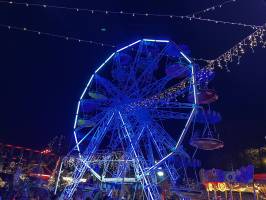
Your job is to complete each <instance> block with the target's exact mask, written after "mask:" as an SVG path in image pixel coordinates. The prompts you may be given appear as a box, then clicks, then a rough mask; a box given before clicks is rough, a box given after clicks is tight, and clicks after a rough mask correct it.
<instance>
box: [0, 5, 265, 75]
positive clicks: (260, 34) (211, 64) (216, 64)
mask: <svg viewBox="0 0 266 200" xmlns="http://www.w3.org/2000/svg"><path fill="white" fill-rule="evenodd" d="M236 1H237V0H228V1H225V2H223V3H221V4H218V5H214V6H211V7H208V8H206V9H203V10H200V11H196V12H193V13H191V14H189V15H163V14H153V13H138V12H123V11H119V12H118V11H111V10H92V9H87V8H73V7H66V6H55V5H48V4H36V3H27V2H15V1H5V0H0V5H1V4H6V5H10V6H14V5H15V6H25V7H39V8H51V9H64V10H70V11H75V12H87V13H90V14H96V13H97V14H104V15H108V14H119V15H131V16H133V17H135V16H142V17H143V16H144V17H149V16H151V17H169V18H177V19H189V20H201V21H207V22H213V23H217V24H221V23H222V24H230V25H238V26H242V27H249V28H252V29H255V30H256V31H255V32H253V33H252V34H251V35H249V36H247V37H246V38H244V39H243V40H242V41H240V42H239V43H237V44H236V45H234V46H233V47H232V48H230V49H229V50H228V51H226V52H225V53H223V54H221V55H220V56H218V57H217V58H216V59H212V60H208V59H202V58H200V59H194V60H195V61H204V62H206V63H207V66H206V67H207V68H208V69H209V70H213V69H215V68H220V69H226V70H227V71H230V70H229V68H228V64H229V63H231V62H233V61H234V60H235V58H237V63H238V64H239V63H240V59H241V57H242V56H243V54H244V53H245V52H246V50H245V49H247V48H249V49H251V50H252V52H253V51H254V48H255V47H257V46H258V45H261V46H262V47H263V48H265V47H266V42H265V37H264V36H265V30H266V26H265V25H263V26H257V25H251V24H244V23H237V22H226V21H220V20H213V19H208V18H202V17H201V16H199V15H200V14H204V13H207V12H211V11H214V10H216V9H218V8H222V7H224V6H225V5H227V4H230V3H233V2H236ZM0 27H2V28H7V29H9V30H16V31H24V32H30V33H33V34H36V35H39V36H49V37H55V38H58V39H64V40H68V41H72V42H78V43H85V44H87V45H96V46H101V47H111V48H115V47H116V46H115V45H112V44H108V43H104V42H98V41H92V40H85V39H80V38H76V37H72V36H69V35H65V34H56V33H49V32H43V31H39V30H35V29H30V28H27V27H18V26H12V25H7V24H0Z"/></svg>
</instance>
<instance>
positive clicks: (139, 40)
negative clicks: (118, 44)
mask: <svg viewBox="0 0 266 200" xmlns="http://www.w3.org/2000/svg"><path fill="white" fill-rule="evenodd" d="M140 41H141V40H138V41H136V42H133V43H132V44H130V45H127V46H125V47H123V48H121V49H119V50H117V51H116V52H120V51H123V50H125V49H127V48H128V47H131V46H133V45H135V44H137V43H139V42H140Z"/></svg>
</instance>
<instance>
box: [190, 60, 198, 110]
mask: <svg viewBox="0 0 266 200" xmlns="http://www.w3.org/2000/svg"><path fill="white" fill-rule="evenodd" d="M191 70H192V74H191V76H192V85H193V94H194V103H195V105H197V103H198V97H197V92H196V90H197V86H196V82H195V73H194V66H193V65H192V66H191Z"/></svg>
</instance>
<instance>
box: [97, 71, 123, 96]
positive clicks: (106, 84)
mask: <svg viewBox="0 0 266 200" xmlns="http://www.w3.org/2000/svg"><path fill="white" fill-rule="evenodd" d="M95 79H96V81H97V83H99V84H100V85H101V86H102V87H103V88H104V90H105V92H106V93H107V94H109V95H111V96H112V97H113V96H117V95H120V94H121V93H122V92H121V90H120V89H118V88H117V87H116V86H115V85H114V84H113V83H112V82H111V81H109V80H107V79H106V78H104V77H102V76H100V75H98V74H96V75H95Z"/></svg>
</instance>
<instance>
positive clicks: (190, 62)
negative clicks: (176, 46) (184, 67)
mask: <svg viewBox="0 0 266 200" xmlns="http://www.w3.org/2000/svg"><path fill="white" fill-rule="evenodd" d="M180 53H181V55H182V56H183V57H184V58H185V59H186V60H187V61H188V62H189V63H190V64H191V63H192V62H191V60H190V59H189V58H188V57H187V56H186V55H185V54H184V53H183V52H182V51H180Z"/></svg>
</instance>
